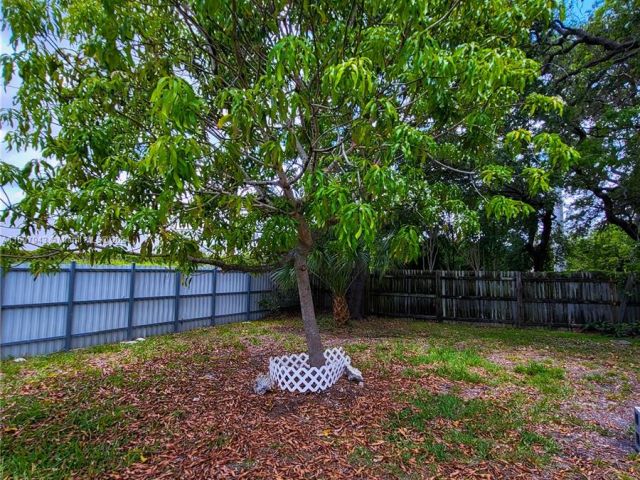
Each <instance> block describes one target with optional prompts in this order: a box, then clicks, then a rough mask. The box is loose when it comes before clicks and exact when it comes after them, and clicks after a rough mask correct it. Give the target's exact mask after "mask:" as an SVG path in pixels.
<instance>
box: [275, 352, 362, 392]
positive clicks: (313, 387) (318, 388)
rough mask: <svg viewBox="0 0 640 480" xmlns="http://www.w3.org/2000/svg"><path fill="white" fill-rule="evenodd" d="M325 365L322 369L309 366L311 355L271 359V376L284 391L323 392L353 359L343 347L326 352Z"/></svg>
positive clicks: (294, 355)
mask: <svg viewBox="0 0 640 480" xmlns="http://www.w3.org/2000/svg"><path fill="white" fill-rule="evenodd" d="M324 358H325V363H324V365H322V366H321V367H311V366H309V355H307V354H306V353H298V354H293V355H284V356H282V357H271V358H270V359H269V375H270V376H271V379H272V380H273V381H274V382H275V383H277V384H278V386H279V387H280V388H281V389H282V390H288V391H289V392H300V393H307V392H322V391H324V390H326V389H327V388H329V387H330V386H332V385H333V384H334V383H336V382H337V381H338V379H339V378H340V377H341V376H342V374H343V373H344V368H345V367H346V366H347V365H350V364H351V359H350V358H349V356H348V355H347V354H346V353H345V352H344V350H343V349H342V348H341V347H337V348H328V349H327V350H325V351H324Z"/></svg>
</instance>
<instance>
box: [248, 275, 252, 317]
mask: <svg viewBox="0 0 640 480" xmlns="http://www.w3.org/2000/svg"><path fill="white" fill-rule="evenodd" d="M249 320H251V274H250V273H247V321H249Z"/></svg>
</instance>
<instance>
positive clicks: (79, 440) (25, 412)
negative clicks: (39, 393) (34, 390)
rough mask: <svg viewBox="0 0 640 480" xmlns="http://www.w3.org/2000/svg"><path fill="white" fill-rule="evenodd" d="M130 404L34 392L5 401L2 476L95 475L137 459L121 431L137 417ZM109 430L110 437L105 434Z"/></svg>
mask: <svg viewBox="0 0 640 480" xmlns="http://www.w3.org/2000/svg"><path fill="white" fill-rule="evenodd" d="M137 413H138V412H137V411H136V410H135V409H133V408H132V407H127V406H121V405H117V404H115V403H113V402H104V403H101V404H95V405H72V406H71V405H65V404H62V403H57V402H53V401H49V400H45V399H41V398H37V397H35V396H20V397H14V398H12V399H10V400H9V401H7V409H6V411H5V412H4V417H3V423H4V432H3V436H2V443H1V444H0V457H2V459H3V476H4V478H38V479H65V478H71V477H79V478H87V477H95V476H99V475H100V474H102V473H104V472H107V471H110V470H112V469H114V468H119V467H123V466H126V465H128V464H129V463H131V462H134V461H137V460H139V459H140V458H141V456H142V451H141V450H136V449H132V450H129V449H127V448H126V445H127V443H128V442H129V441H130V440H131V438H130V437H129V436H128V435H127V434H125V433H124V432H123V431H122V430H121V428H120V427H121V426H123V425H124V424H125V423H126V422H129V421H131V420H132V419H133V418H135V417H136V415H137ZM114 432H115V433H116V434H115V435H109V441H105V440H104V439H102V436H103V435H105V434H111V433H114Z"/></svg>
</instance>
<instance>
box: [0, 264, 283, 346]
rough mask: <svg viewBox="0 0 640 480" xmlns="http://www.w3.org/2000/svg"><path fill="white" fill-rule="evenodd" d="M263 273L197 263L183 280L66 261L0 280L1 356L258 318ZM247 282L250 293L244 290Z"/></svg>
mask: <svg viewBox="0 0 640 480" xmlns="http://www.w3.org/2000/svg"><path fill="white" fill-rule="evenodd" d="M272 287H273V286H272V283H271V279H270V277H269V275H268V274H260V275H251V276H250V275H249V274H247V273H240V272H221V271H217V270H214V269H203V270H199V271H197V272H195V273H194V274H193V275H191V276H190V277H188V278H183V277H182V276H181V275H180V274H179V273H177V272H176V271H175V270H172V269H168V268H158V267H144V266H139V265H135V266H134V265H130V266H129V265H127V266H85V265H75V264H72V265H65V266H63V267H62V268H61V270H60V272H57V273H54V274H48V275H41V276H39V277H37V278H34V277H33V276H32V275H31V273H30V272H29V271H28V269H27V268H25V267H16V268H13V269H11V270H9V271H8V272H7V273H6V274H5V275H4V276H3V278H2V282H1V283H0V348H1V351H0V356H1V357H2V358H7V357H18V356H30V355H40V354H46V353H52V352H57V351H60V350H65V349H71V348H83V347H89V346H92V345H100V344H105V343H114V342H120V341H123V340H127V339H132V338H137V337H148V336H152V335H160V334H165V333H171V332H176V331H178V332H181V331H185V330H191V329H193V328H200V327H205V326H210V325H219V324H225V323H233V322H238V321H246V320H257V319H259V318H262V317H263V316H264V315H265V314H266V311H265V310H264V309H263V308H262V300H263V299H264V298H265V297H266V296H267V295H269V294H270V292H271V290H272ZM249 288H250V291H249Z"/></svg>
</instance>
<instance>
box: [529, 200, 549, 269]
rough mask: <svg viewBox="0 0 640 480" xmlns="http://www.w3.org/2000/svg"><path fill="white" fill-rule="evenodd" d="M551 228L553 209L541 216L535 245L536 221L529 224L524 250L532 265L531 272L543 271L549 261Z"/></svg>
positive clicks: (546, 210) (547, 210)
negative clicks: (539, 230)
mask: <svg viewBox="0 0 640 480" xmlns="http://www.w3.org/2000/svg"><path fill="white" fill-rule="evenodd" d="M552 227H553V209H551V208H547V209H545V211H544V214H543V215H542V232H541V233H540V240H539V241H538V243H537V244H536V243H535V238H536V233H537V230H538V221H537V219H536V220H535V221H534V222H532V223H531V226H530V228H529V239H528V241H527V244H526V245H525V248H526V250H527V253H528V254H529V257H530V258H531V262H532V263H533V270H534V271H535V272H542V271H544V270H545V269H546V268H547V266H548V265H549V261H550V260H551V230H552Z"/></svg>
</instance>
